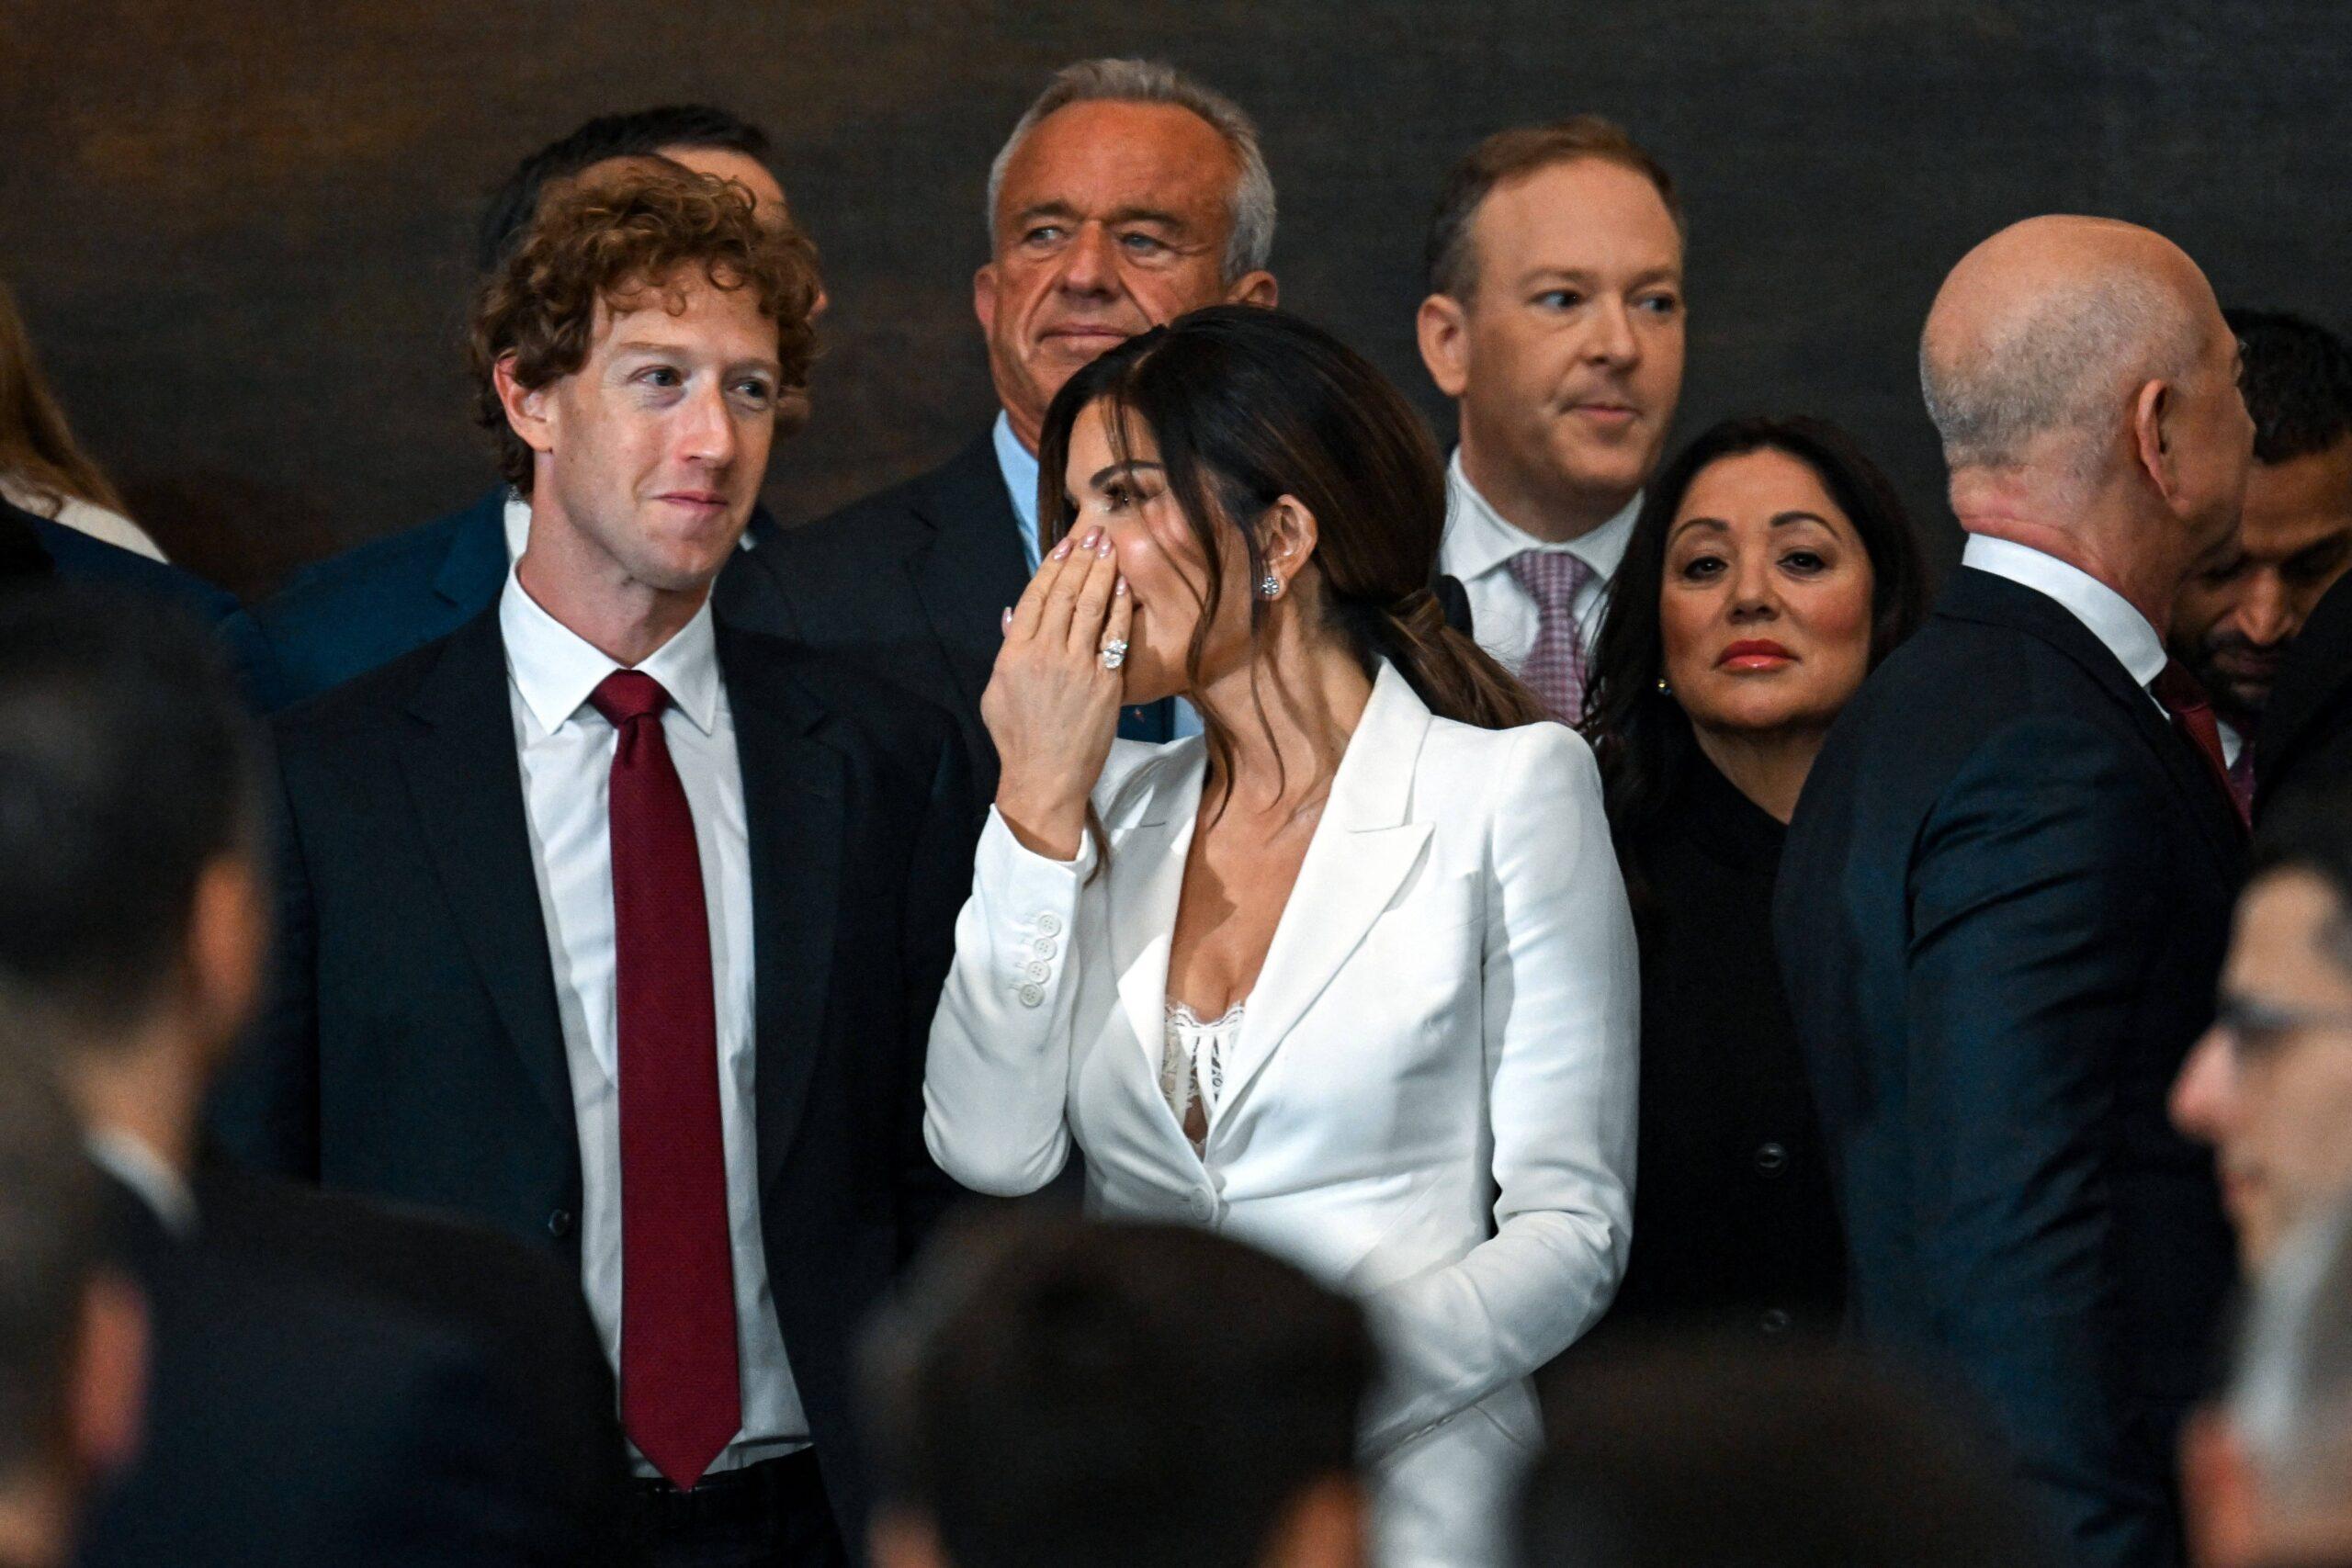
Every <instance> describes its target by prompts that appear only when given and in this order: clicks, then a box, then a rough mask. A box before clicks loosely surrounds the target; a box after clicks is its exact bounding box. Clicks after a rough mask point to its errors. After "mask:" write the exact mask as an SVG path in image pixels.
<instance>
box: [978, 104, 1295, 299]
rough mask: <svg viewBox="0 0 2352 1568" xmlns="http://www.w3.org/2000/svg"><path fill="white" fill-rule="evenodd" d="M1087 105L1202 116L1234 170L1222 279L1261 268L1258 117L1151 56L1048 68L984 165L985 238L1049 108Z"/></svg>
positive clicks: (1263, 229)
mask: <svg viewBox="0 0 2352 1568" xmlns="http://www.w3.org/2000/svg"><path fill="white" fill-rule="evenodd" d="M1091 103H1114V104H1173V105H1175V106H1176V107H1178V108H1182V109H1190V110H1192V111H1193V113H1194V114H1196V115H1198V116H1200V117H1201V118H1203V119H1204V120H1206V121H1208V122H1209V124H1210V126H1211V127H1213V128H1214V129H1215V130H1216V133H1217V134H1218V135H1219V136H1222V137H1224V138H1225V144H1226V145H1227V147H1230V148H1231V149H1233V161H1234V163H1235V164H1238V165H1239V167H1240V171H1241V172H1240V175H1238V177H1237V178H1236V179H1235V180H1234V182H1233V196H1232V198H1231V200H1230V201H1229V203H1228V204H1227V205H1228V207H1229V209H1230V216H1231V218H1232V220H1233V227H1232V231H1231V232H1230V233H1228V234H1227V236H1226V240H1225V279H1224V280H1225V281H1226V282H1227V283H1230V282H1232V281H1233V280H1234V279H1235V278H1237V277H1239V276H1242V275H1243V274H1245V273H1251V272H1256V271H1257V270H1258V269H1259V268H1261V267H1262V266H1264V265H1266V262H1267V260H1268V258H1269V257H1271V256H1272V254H1274V177H1273V175H1271V174H1268V173H1267V172H1266V154H1265V153H1264V152H1262V151H1261V149H1260V147H1259V145H1258V122H1257V121H1256V120H1253V119H1251V118H1250V116H1249V114H1248V113H1247V112H1246V111H1245V110H1244V109H1243V108H1242V107H1241V106H1240V105H1238V104H1237V103H1235V102H1234V101H1233V100H1232V99H1231V98H1228V97H1227V96H1225V95H1224V94H1223V93H1220V92H1217V91H1216V89H1215V88H1212V87H1208V86H1204V85H1202V84H1201V83H1199V82H1196V81H1194V80H1193V78H1192V77H1190V76H1187V75H1185V74H1184V73H1182V72H1181V71H1179V70H1177V69H1176V68H1175V67H1174V66H1172V65H1170V64H1168V63H1166V62H1163V61H1158V60H1081V61H1080V62H1077V63H1076V64H1074V65H1065V66H1063V67H1062V68H1061V69H1060V70H1059V71H1057V72H1055V73H1054V79H1053V80H1052V81H1050V82H1048V83H1046V90H1045V91H1044V92H1042V93H1040V94H1038V95H1037V97H1036V101H1035V102H1034V103H1032V104H1031V105H1030V106H1029V107H1028V109H1027V111H1026V112H1024V113H1023V115H1022V117H1021V119H1020V123H1018V124H1016V125H1015V126H1014V127H1013V128H1012V135H1011V136H1008V137H1006V138H1005V141H1004V146H1003V147H1002V148H1001V149H1000V150H999V151H998V152H997V155H996V162H994V163H992V164H989V211H988V224H989V240H990V241H991V243H993V241H994V240H995V238H996V204H997V197H998V196H999V195H1000V194H1001V192H1002V191H1003V189H1004V171H1005V168H1006V166H1007V165H1009V164H1011V163H1012V154H1013V152H1014V151H1015V150H1016V149H1018V148H1019V147H1020V145H1021V144H1022V142H1023V141H1027V140H1028V138H1029V133H1030V132H1031V131H1033V130H1036V129H1037V127H1038V125H1039V124H1040V123H1041V122H1042V121H1043V120H1044V119H1045V118H1046V116H1047V115H1049V114H1052V113H1053V112H1054V111H1055V110H1056V109H1062V108H1068V107H1069V106H1070V105H1072V104H1091Z"/></svg>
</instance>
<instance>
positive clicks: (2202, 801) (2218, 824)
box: [1941, 567, 2245, 871]
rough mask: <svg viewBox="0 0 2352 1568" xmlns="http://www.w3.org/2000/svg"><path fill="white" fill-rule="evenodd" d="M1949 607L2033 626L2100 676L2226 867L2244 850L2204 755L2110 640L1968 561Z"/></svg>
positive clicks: (2044, 598)
mask: <svg viewBox="0 0 2352 1568" xmlns="http://www.w3.org/2000/svg"><path fill="white" fill-rule="evenodd" d="M1941 608H1942V610H1943V613H1945V614H1948V615H1955V616H1958V617H1959V618H1961V619H1963V620H1979V621H1989V622H1992V623H1994V624H1996V625H2001V626H2009V627H2011V628H2013V629H2015V630H2018V631H2023V632H2027V633H2029V634H2030V635H2032V636H2034V637H2039V638H2041V640H2042V641H2044V642H2046V643H2048V644H2050V645H2051V646H2052V647H2053V648H2055V649H2058V651H2060V652H2061V653H2064V655H2066V657H2067V658H2069V659H2071V660H2074V661H2075V664H2076V665H2078V666H2080V667H2081V669H2082V670H2083V671H2084V672H2085V673H2086V674H2087V675H2089V676H2090V678H2091V679H2092V680H2093V681H2094V682H2097V683H2098V687H2099V689H2100V690H2101V691H2103V692H2105V693H2106V694H2108V695H2109V697H2110V698H2112V699H2113V700H2114V701H2115V702H2116V703H2117V704H2118V705H2120V707H2121V708H2122V709H2123V711H2124V713H2125V714H2126V716H2129V718H2130V719H2131V726H2132V728H2134V729H2136V730H2138V731H2139V733H2140V738H2141V739H2143V740H2144V741H2146V742H2147V743H2148V748H2149V750H2151V751H2153V752H2154V754H2155V758H2156V761H2157V762H2158V764H2159V765H2160V766H2162V767H2163V769H2164V771H2165V774H2166V776H2168V777H2169V778H2170V779H2171V780H2172V784H2173V787H2174V788H2175V789H2176V790H2177V791H2178V792H2179V795H2180V797H2181V804H2182V805H2183V806H2184V807H2187V809H2188V814H2189V816H2190V817H2192V818H2195V819H2196V822H2197V828H2198V831H2199V833H2200V834H2201V835H2202V836H2203V837H2204V839H2205V840H2206V843H2207V845H2208V846H2209V847H2210V848H2211V850H2212V851H2213V852H2214V854H2215V856H2216V857H2217V858H2218V860H2219V862H2220V863H2221V865H2222V867H2223V869H2224V870H2225V871H2226V870H2227V869H2228V868H2230V867H2232V866H2233V865H2234V864H2235V863H2236V862H2237V860H2238V859H2239V857H2240V856H2242V855H2243V854H2244V852H2245V828H2244V826H2243V825H2242V824H2241V823H2240V822H2239V821H2238V817H2237V811H2236V808H2235V807H2233V806H2232V805H2231V803H2230V799H2229V796H2228V795H2226V794H2224V793H2223V791H2222V786H2221V784H2220V782H2219V781H2218V780H2216V779H2215V778H2214V777H2213V776H2212V774H2211V773H2210V772H2209V771H2208V770H2207V767H2206V763H2205V760H2204V759H2203V758H2202V757H2199V755H2198V754H2197V751H2196V749H2195V748H2194V747H2192V746H2191V745H2190V744H2189V743H2188V741H2187V740H2186V739H2182V737H2181V735H2180V733H2179V732H2178V731H2177V730H2176V729H2175V728H2173V727H2172V725H2171V723H2170V722H2169V721H2168V720H2166V718H2165V716H2164V713H2163V711H2162V710H2161V709H2160V708H2158V707H2157V705H2156V702H2155V699H2154V698H2153V697H2151V696H2150V695H2149V694H2147V693H2146V692H2145V691H2144V690H2143V689H2142V688H2141V686H2140V685H2139V683H2138V682H2135V681H2133V680H2132V679H2131V671H2128V670H2126V669H2124V668H2123V665H2122V663H2121V661H2120V660H2118V659H2117V658H2116V657H2115V655H2114V653H2113V652H2112V651H2110V650H2109V648H2108V646H2107V645H2106V644H2105V643H2103V642H2101V641H2099V640H2098V637H2096V636H2094V635H2093V634H2092V632H2091V629H2090V628H2089V627H2088V626H2085V625H2083V623H2082V622H2081V621H2079V620H2077V619H2075V615H2074V614H2073V613H2072V612H2071V611H2069V610H2068V609H2066V607H2065V606H2064V605H2063V604H2059V603H2058V602H2057V601H2056V600H2054V599H2052V598H2050V597H2049V596H2048V595H2046V594H2043V593H2041V592H2036V591H2035V590H2033V589H2031V588H2028V587H2026V586H2024V585H2023V584H2021V583H2016V582H2011V581H2009V580H2008V579H2007V578H2004V577H1999V576H1996V575H1995V574H1994V573H1991V572H1986V571H1979V570H1976V569H1974V568H1973V567H1963V568H1962V569H1961V570H1960V571H1959V572H1957V573H1956V574H1954V576H1953V579H1952V585H1951V589H1950V590H1949V591H1948V592H1947V593H1946V595H1945V599H1944V604H1943V605H1942V606H1941Z"/></svg>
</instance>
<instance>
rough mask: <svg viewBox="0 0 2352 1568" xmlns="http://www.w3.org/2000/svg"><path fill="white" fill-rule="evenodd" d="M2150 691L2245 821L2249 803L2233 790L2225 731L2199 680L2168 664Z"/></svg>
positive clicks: (2179, 666) (2177, 665)
mask: <svg viewBox="0 0 2352 1568" xmlns="http://www.w3.org/2000/svg"><path fill="white" fill-rule="evenodd" d="M2149 690H2151V691H2153V692H2154V693H2155V695H2156V701H2158V702H2160V703H2162V704H2164V705H2165V712H2166V713H2168V714H2170V715H2171V716H2172V727H2173V728H2175V729H2177V730H2178V731H2180V734H2181V737H2182V739H2186V740H2187V741H2188V743H2189V744H2190V745H2191V746H2194V747H2196V748H2197V753H2198V755H2199V756H2200V757H2203V758H2204V759H2205V766H2206V769H2207V771H2209V772H2210V773H2212V775H2213V783H2214V784H2216V785H2217V786H2219V787H2220V789H2221V792H2222V795H2224V796H2226V797H2227V798H2228V800H2229V803H2230V807H2231V809H2233V811H2235V812H2236V813H2237V814H2238V820H2239V821H2241V822H2244V821H2245V820H2246V803H2245V801H2244V800H2241V799H2240V798H2239V797H2238V792H2237V791H2236V790H2235V789H2234V788H2233V787H2232V786H2231V783H2230V769H2229V764H2228V763H2226V762H2224V761H2222V728H2221V726H2220V724H2218V723H2217V722H2216V721H2215V720H2214V717H2213V705H2212V703H2211V700H2209V699H2208V698H2207V697H2206V695H2205V688H2204V687H2202V686H2200V685H2199V684H2198V683H2197V677H2196V676H2194V675H2191V674H2190V673H2189V672H2188V668H2187V667H2186V666H2184V665H2183V664H2181V663H2180V661H2179V660H2166V661H2165V668H2164V673H2163V674H2161V675H2158V676H2157V677H2156V679H2155V682H2154V684H2153V685H2152V686H2150V688H2149Z"/></svg>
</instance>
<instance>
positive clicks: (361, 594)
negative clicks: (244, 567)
mask: <svg viewBox="0 0 2352 1568" xmlns="http://www.w3.org/2000/svg"><path fill="white" fill-rule="evenodd" d="M505 505H506V491H505V489H504V487H503V486H502V487H500V488H499V489H497V490H494V491H491V492H490V493H489V494H487V495H485V496H482V497H481V499H480V500H478V501H476V502H473V503H472V504H471V505H469V506H468V507H466V508H464V509H463V510H461V511H458V512H453V513H450V514H449V515H447V516H446V517H442V518H439V519H436V520H435V521H434V522H431V523H427V524H424V525H422V526H421V527H416V528H411V529H407V530H405V531H403V532H401V533H398V534H394V535H391V536H389V537H386V538H381V539H373V540H370V541H368V543H367V544H364V545H360V546H358V547H356V548H353V549H349V550H345V552H343V553H342V554H341V555H337V556H331V557H329V558H327V559H325V560H322V561H319V562H316V563H314V564H312V565H311V566H309V567H305V568H304V569H303V570H301V571H300V572H298V573H296V574H295V576H294V578H293V580H292V581H289V582H288V583H287V584H286V586H285V587H284V588H282V589H280V590H279V591H278V592H277V593H276V594H275V595H273V596H272V597H271V598H269V599H268V600H266V601H265V602H264V603H263V604H259V605H257V606H255V608H254V623H255V625H257V626H259V627H260V628H261V632H262V635H263V636H264V637H266V638H267V639H268V641H269V644H270V647H271V649H272V651H273V652H274V653H275V654H276V656H277V666H278V680H279V703H278V705H280V706H283V705H288V704H291V703H296V702H300V701H302V700H303V699H305V698H308V697H311V696H315V695H317V694H319V693H321V692H324V691H327V690H329V689H330V688H332V687H334V686H336V685H339V684H341V683H342V682H345V681H348V680H350V679H351V678H352V677H353V676H355V675H359V674H362V673H365V672H366V671H369V670H372V669H375V668H376V667H377V666H379V665H380V664H383V663H384V662H386V661H387V660H392V659H395V658H398V657H399V656H400V655H401V654H403V653H406V652H408V651H409V650H411V649H414V648H417V647H420V646H422V645H423V644H425V643H428V642H431V641H433V640H434V639H435V638H436V637H443V636H446V635H447V634H448V633H449V632H451V631H454V630H456V629H457V627H458V626H460V625H462V624H463V623H464V622H466V621H467V620H469V619H470V618H471V617H472V616H474V615H477V614H479V613H480V612H481V608H482V606H483V605H485V604H489V603H490V602H491V601H492V599H494V598H495V597H497V594H498V588H499V584H500V583H502V582H503V581H505V577H506V533H505Z"/></svg>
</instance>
